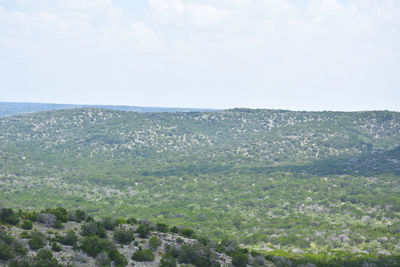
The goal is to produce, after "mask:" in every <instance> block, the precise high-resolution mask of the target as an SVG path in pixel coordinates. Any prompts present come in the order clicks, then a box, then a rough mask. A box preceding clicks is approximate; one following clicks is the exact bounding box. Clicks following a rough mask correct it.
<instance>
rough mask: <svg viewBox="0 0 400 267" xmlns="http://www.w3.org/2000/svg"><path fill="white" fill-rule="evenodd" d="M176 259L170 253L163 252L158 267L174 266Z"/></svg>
mask: <svg viewBox="0 0 400 267" xmlns="http://www.w3.org/2000/svg"><path fill="white" fill-rule="evenodd" d="M176 266H177V265H176V259H175V258H174V256H172V255H171V254H168V253H167V254H164V255H163V257H162V258H161V260H160V267H176Z"/></svg>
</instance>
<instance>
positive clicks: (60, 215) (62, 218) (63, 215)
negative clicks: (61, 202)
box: [43, 207, 69, 228]
mask: <svg viewBox="0 0 400 267" xmlns="http://www.w3.org/2000/svg"><path fill="white" fill-rule="evenodd" d="M43 213H49V214H54V215H55V216H56V218H57V221H59V223H58V224H60V223H66V222H68V217H69V214H68V211H67V210H66V209H65V208H62V207H57V208H55V209H46V210H44V211H43ZM57 228H58V227H57Z"/></svg>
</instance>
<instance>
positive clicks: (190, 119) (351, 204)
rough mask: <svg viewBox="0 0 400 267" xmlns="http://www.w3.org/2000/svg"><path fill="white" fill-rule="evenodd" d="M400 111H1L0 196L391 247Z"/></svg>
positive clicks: (302, 241)
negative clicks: (19, 113)
mask: <svg viewBox="0 0 400 267" xmlns="http://www.w3.org/2000/svg"><path fill="white" fill-rule="evenodd" d="M399 145H400V113H398V112H388V111H371V112H293V111H285V110H250V109H233V110H222V111H214V112H172V113H136V112H123V111H115V110H108V109H94V108H79V109H69V110H57V111H47V112H38V113H32V114H23V115H16V116H7V117H3V118H1V119H0V175H1V180H0V203H3V205H5V206H8V207H13V208H30V207H34V208H44V207H53V206H54V205H58V204H59V205H62V206H65V207H69V208H75V207H80V208H83V209H85V210H87V211H89V212H91V213H92V214H96V215H107V214H115V215H118V216H127V214H133V215H134V216H137V217H140V218H149V219H152V220H155V221H157V220H160V221H165V222H168V223H169V224H174V225H184V226H189V227H192V228H194V229H196V230H197V231H199V232H200V233H204V234H207V235H208V236H209V237H210V238H211V239H216V240H218V239H219V240H220V239H222V238H224V237H226V236H230V237H232V238H236V239H238V240H239V241H240V242H242V243H243V244H246V245H248V246H251V247H253V248H259V249H268V250H269V249H279V248H280V249H285V250H286V251H291V250H296V251H298V250H299V249H300V250H301V251H310V252H316V251H319V252H321V251H325V252H327V251H330V250H333V249H343V250H346V251H362V253H364V252H365V253H372V254H376V255H379V254H387V255H390V254H391V255H398V254H399V253H400V245H399V244H400V180H399V177H400V146H399Z"/></svg>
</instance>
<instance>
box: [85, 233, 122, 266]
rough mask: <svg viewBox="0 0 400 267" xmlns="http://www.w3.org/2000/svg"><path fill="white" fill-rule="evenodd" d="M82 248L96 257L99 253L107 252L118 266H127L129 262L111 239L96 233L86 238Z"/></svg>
mask: <svg viewBox="0 0 400 267" xmlns="http://www.w3.org/2000/svg"><path fill="white" fill-rule="evenodd" d="M81 249H82V250H83V251H84V252H85V253H87V254H88V255H89V256H91V257H96V256H97V255H98V254H99V253H101V252H105V253H107V255H108V257H110V259H111V260H113V261H114V263H115V264H116V265H117V266H125V265H126V264H127V263H128V262H127V260H126V258H125V257H124V256H123V255H122V254H120V252H119V251H118V249H117V248H116V246H115V245H114V244H113V243H112V242H111V241H110V240H107V239H103V238H99V237H98V236H95V235H91V236H88V237H86V238H84V239H83V241H82V245H81Z"/></svg>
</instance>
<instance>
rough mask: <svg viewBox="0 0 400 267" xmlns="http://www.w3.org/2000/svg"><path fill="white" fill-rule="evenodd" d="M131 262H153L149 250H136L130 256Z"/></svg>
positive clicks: (152, 255) (152, 256)
mask: <svg viewBox="0 0 400 267" xmlns="http://www.w3.org/2000/svg"><path fill="white" fill-rule="evenodd" d="M132 260H134V261H153V260H154V254H153V252H152V251H151V250H150V249H142V248H139V250H136V251H135V252H134V253H133V254H132Z"/></svg>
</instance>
